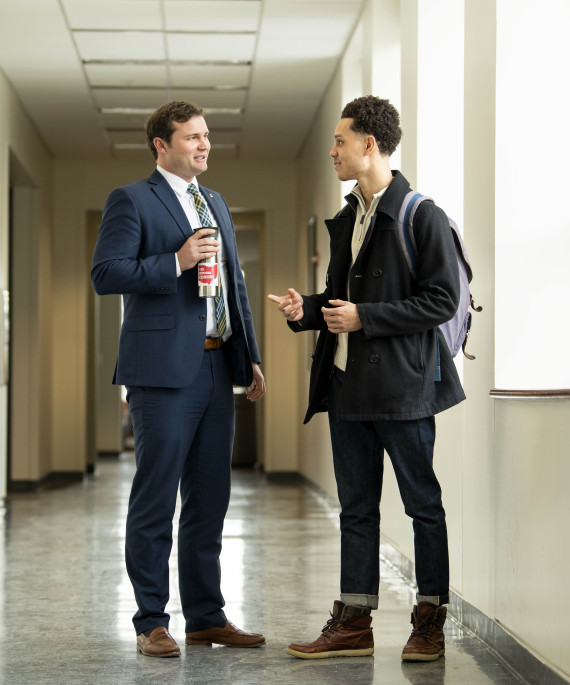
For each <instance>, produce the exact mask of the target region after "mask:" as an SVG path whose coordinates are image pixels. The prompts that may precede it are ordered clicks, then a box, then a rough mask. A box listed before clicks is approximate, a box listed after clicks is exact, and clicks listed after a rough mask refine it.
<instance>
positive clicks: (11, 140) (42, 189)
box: [0, 72, 55, 495]
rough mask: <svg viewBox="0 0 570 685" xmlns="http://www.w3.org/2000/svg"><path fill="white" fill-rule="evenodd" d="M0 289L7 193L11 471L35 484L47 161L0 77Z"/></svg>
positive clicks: (44, 427) (47, 333)
mask: <svg viewBox="0 0 570 685" xmlns="http://www.w3.org/2000/svg"><path fill="white" fill-rule="evenodd" d="M0 159H1V161H0V189H1V194H0V288H8V266H9V256H8V255H9V252H8V236H9V188H10V186H11V185H12V186H13V187H14V188H15V192H14V195H13V208H14V212H13V217H14V226H13V244H12V251H13V262H12V265H11V269H12V285H13V287H12V292H11V309H12V331H11V346H12V354H13V372H12V379H11V388H12V390H11V393H12V398H11V404H12V424H11V442H12V469H11V476H12V478H13V479H14V480H23V481H28V480H31V481H35V480H38V479H39V478H41V477H42V476H43V475H45V474H46V473H47V472H48V471H49V470H50V460H51V454H50V432H51V427H50V421H49V409H48V408H49V398H50V390H51V388H50V385H51V368H50V349H51V347H50V346H51V313H52V311H53V308H54V306H55V305H54V302H53V299H52V293H51V236H52V213H53V212H52V207H53V205H52V175H53V160H52V158H51V155H50V154H49V152H48V150H47V148H46V147H45V145H44V143H43V141H42V139H41V138H40V137H39V135H38V134H37V132H36V130H35V129H34V127H33V126H32V124H31V122H30V120H29V118H28V116H27V114H26V112H25V111H24V110H23V109H22V107H21V105H20V102H19V100H18V98H17V97H16V95H15V93H14V92H13V90H12V88H11V86H10V84H9V83H8V81H7V80H6V79H5V77H4V75H3V74H2V72H0ZM7 401H8V398H7V389H6V387H5V386H3V387H2V388H0V472H1V474H2V476H1V477H0V490H1V492H0V495H1V494H3V493H4V488H5V483H4V474H5V473H6V464H5V462H6V442H7V439H6V432H7V424H6V411H7Z"/></svg>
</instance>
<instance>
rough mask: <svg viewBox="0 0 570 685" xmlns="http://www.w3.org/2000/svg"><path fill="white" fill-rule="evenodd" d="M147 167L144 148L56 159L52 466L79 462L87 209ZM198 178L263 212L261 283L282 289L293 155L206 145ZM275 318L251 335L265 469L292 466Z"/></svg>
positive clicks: (291, 424)
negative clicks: (240, 153) (120, 155)
mask: <svg viewBox="0 0 570 685" xmlns="http://www.w3.org/2000/svg"><path fill="white" fill-rule="evenodd" d="M153 168H154V164H153V162H152V159H151V158H150V155H149V156H148V158H146V157H145V158H143V159H142V160H140V161H135V162H127V161H116V162H106V163H105V162H99V163H91V162H78V161H58V162H57V163H56V173H55V186H54V188H55V191H54V200H55V224H56V226H57V233H56V236H55V240H54V251H53V260H54V283H53V287H54V293H55V297H56V298H57V301H58V308H57V311H56V312H54V331H55V334H54V345H53V376H54V383H53V402H52V425H53V444H52V451H53V455H54V456H53V463H54V468H56V469H57V470H65V471H82V470H83V469H84V467H85V461H86V448H85V438H84V436H85V431H86V408H87V405H86V382H87V378H86V350H87V347H86V324H87V322H86V311H87V308H86V297H87V290H88V288H90V287H91V286H90V280H89V273H88V271H87V270H86V268H85V262H84V258H83V255H84V254H85V251H86V239H87V238H86V236H87V232H86V226H87V213H88V211H90V210H100V209H102V208H103V206H104V204H105V201H106V199H107V196H108V194H109V193H110V192H111V190H112V189H113V188H115V187H117V186H119V185H123V184H126V183H130V182H133V181H135V180H138V179H140V178H145V177H147V176H148V175H150V173H151V172H152V170H153ZM201 181H202V182H203V183H204V184H205V185H210V186H211V187H213V188H215V189H216V190H219V191H220V192H222V194H223V195H224V196H225V198H226V200H227V202H228V204H229V205H230V207H233V208H247V209H251V210H259V211H261V212H263V214H264V216H265V227H264V231H263V250H262V251H263V268H262V271H263V280H264V284H265V288H266V290H267V292H269V291H273V292H280V291H282V290H283V289H286V288H287V287H288V285H289V284H290V283H291V282H292V280H293V276H294V272H295V261H294V260H295V258H296V253H295V242H294V240H293V239H292V236H293V230H294V218H295V202H296V199H295V198H296V188H295V183H294V165H293V163H287V162H283V161H280V162H259V163H250V164H243V163H240V162H238V161H235V160H228V159H225V160H224V159H220V160H218V161H216V156H215V153H213V154H212V157H211V164H210V170H209V171H208V172H206V173H205V174H204V175H203V176H202V177H201ZM271 313H273V312H271ZM279 324H280V322H279V321H276V318H275V317H274V316H267V314H266V313H265V330H264V331H262V332H261V335H260V337H261V338H262V339H263V340H264V346H263V348H264V349H262V357H263V359H262V362H263V363H262V368H263V371H264V374H265V376H266V379H267V383H268V388H269V390H268V393H267V396H266V398H264V399H263V400H262V401H263V402H264V417H265V426H264V431H263V435H264V450H263V457H264V465H265V469H266V470H267V471H295V470H296V468H297V462H296V444H297V430H298V423H297V422H296V421H295V417H293V416H292V412H291V410H290V405H289V403H288V398H289V397H291V396H292V395H293V396H296V394H297V377H296V375H295V374H291V373H290V372H289V369H290V368H296V365H297V350H296V348H295V345H294V344H293V341H292V340H291V339H290V338H289V337H288V336H286V335H283V331H282V329H281V328H280V325H279ZM110 382H111V378H109V383H110Z"/></svg>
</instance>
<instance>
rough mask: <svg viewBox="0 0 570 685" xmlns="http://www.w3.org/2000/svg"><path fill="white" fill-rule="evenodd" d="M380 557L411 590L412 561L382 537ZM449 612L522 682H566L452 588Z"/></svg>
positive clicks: (538, 684)
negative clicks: (396, 572)
mask: <svg viewBox="0 0 570 685" xmlns="http://www.w3.org/2000/svg"><path fill="white" fill-rule="evenodd" d="M380 558H381V559H382V560H383V561H385V562H386V563H388V564H389V565H390V566H391V567H392V568H394V569H396V570H397V571H398V573H399V574H400V575H401V577H402V579H403V580H404V581H405V582H406V583H407V584H408V585H409V587H410V589H411V590H413V591H414V592H415V590H416V584H415V570H414V563H413V562H412V561H410V560H409V559H408V558H407V557H406V556H404V555H403V554H402V553H401V552H400V551H399V550H398V549H397V548H396V547H394V546H393V544H392V543H391V542H390V541H389V540H387V539H385V538H382V542H381V545H380ZM449 599H450V603H449V614H450V615H451V616H452V618H454V619H455V620H456V621H457V622H458V623H459V625H460V626H461V627H462V628H463V629H466V630H468V631H469V632H470V633H471V634H473V635H474V636H475V637H476V638H477V639H478V640H480V641H481V642H482V643H483V644H484V645H485V646H486V647H487V648H488V649H490V650H491V651H492V652H493V653H494V654H495V655H496V656H497V657H498V658H500V659H501V660H502V661H503V662H504V663H505V664H506V665H507V666H508V667H509V668H510V669H512V670H513V671H514V672H515V673H516V674H517V675H518V676H520V677H521V678H522V679H523V681H524V682H526V683H528V684H529V685H568V683H569V682H570V681H569V680H568V679H567V678H565V677H564V676H563V675H560V674H559V673H557V672H556V671H555V670H553V669H552V668H551V667H550V666H548V664H546V663H545V662H544V661H542V660H541V659H540V657H538V656H536V655H535V654H533V653H532V652H531V651H530V650H529V649H528V648H527V647H525V646H524V645H523V644H521V643H520V642H519V641H518V640H517V639H516V638H515V637H513V635H511V634H510V633H509V632H508V631H507V630H506V629H505V628H503V627H502V626H501V625H500V623H498V622H497V621H494V620H493V619H491V618H489V617H488V616H486V615H485V614H484V613H483V612H482V611H479V609H477V608H476V607H474V606H472V605H471V604H469V602H466V601H465V600H464V599H463V598H462V597H460V596H459V595H457V594H456V593H455V592H453V590H451V591H450V593H449Z"/></svg>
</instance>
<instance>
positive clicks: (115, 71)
mask: <svg viewBox="0 0 570 685" xmlns="http://www.w3.org/2000/svg"><path fill="white" fill-rule="evenodd" d="M61 5H62V8H63V11H64V14H65V18H66V21H67V24H68V27H69V30H70V32H71V35H72V38H73V41H74V44H75V47H76V50H77V53H78V56H79V59H80V60H81V63H82V65H83V69H84V72H85V76H86V80H87V83H88V86H89V88H90V91H91V95H92V99H93V102H94V105H95V107H96V108H97V110H98V113H99V119H100V122H101V125H102V127H103V129H104V131H105V133H106V135H107V137H108V139H109V141H110V143H111V145H112V146H113V148H114V149H115V150H136V149H144V148H145V147H146V144H145V138H144V133H143V126H144V122H145V120H146V118H147V116H148V115H149V114H150V113H151V112H152V111H154V110H155V109H156V108H157V107H159V106H160V105H162V104H163V103H165V102H168V101H169V100H187V101H190V102H195V103H196V104H198V105H200V106H201V107H204V109H205V115H206V117H207V121H208V126H209V128H210V130H211V132H212V140H213V147H214V149H218V150H227V151H228V153H229V154H231V155H232V156H234V155H237V152H238V149H239V144H240V134H241V129H242V125H243V113H244V111H245V107H246V105H247V98H248V92H249V85H250V80H251V72H252V65H253V61H254V56H255V49H256V43H257V37H258V31H259V25H260V18H261V6H262V1H261V0H61Z"/></svg>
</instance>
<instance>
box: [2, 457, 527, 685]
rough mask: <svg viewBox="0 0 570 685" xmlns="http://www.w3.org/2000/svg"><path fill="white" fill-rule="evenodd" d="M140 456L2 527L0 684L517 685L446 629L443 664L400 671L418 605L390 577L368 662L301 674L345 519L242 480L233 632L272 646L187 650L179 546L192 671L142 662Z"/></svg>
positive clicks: (227, 555) (231, 580)
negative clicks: (131, 508) (131, 523)
mask: <svg viewBox="0 0 570 685" xmlns="http://www.w3.org/2000/svg"><path fill="white" fill-rule="evenodd" d="M133 472H134V462H133V457H132V454H131V455H124V456H123V457H122V458H121V459H119V460H103V461H101V462H100V463H99V465H98V469H97V472H96V474H95V475H94V476H89V477H87V478H86V479H85V480H84V481H83V482H82V483H78V484H75V485H73V486H71V487H66V488H63V489H59V490H49V491H44V492H39V493H35V494H18V495H13V496H11V497H10V498H9V500H8V501H7V504H6V507H5V509H4V511H3V512H0V513H2V514H3V515H2V517H1V518H0V540H1V544H0V588H2V614H1V616H0V635H1V636H2V638H3V640H2V642H3V649H2V650H0V683H1V684H4V683H6V684H8V683H9V684H10V685H32V684H33V685H52V684H53V685H67V684H68V683H69V684H70V685H71V684H73V685H99V684H101V685H121V684H131V683H134V684H136V685H151V684H152V683H161V685H170V684H171V683H196V684H199V685H206V684H207V685H218V684H221V683H227V684H230V685H272V684H275V685H277V684H278V685H289V684H293V685H295V684H297V683H299V684H302V685H307V684H311V685H319V684H321V683H322V684H323V685H324V684H327V685H336V684H337V683H338V684H339V685H340V684H341V683H342V685H345V683H347V682H350V683H351V684H355V685H359V684H362V685H371V684H373V683H383V685H387V684H399V683H403V684H407V683H412V684H413V685H422V684H423V683H429V684H430V685H439V683H445V684H446V685H481V684H483V683H505V684H507V683H519V682H520V681H519V680H518V679H517V678H516V677H515V676H513V675H512V674H511V673H510V672H509V671H508V670H506V669H505V668H504V667H503V665H502V664H501V662H499V661H497V660H495V659H494V658H493V655H492V654H491V653H490V652H489V651H487V650H486V649H485V648H484V647H483V646H482V645H481V644H480V643H478V642H477V641H476V640H475V639H473V637H472V636H470V635H467V634H464V633H463V631H461V629H460V628H459V627H458V626H456V625H453V624H451V623H449V622H448V626H446V631H447V639H448V644H447V652H446V656H445V659H440V660H439V661H438V662H435V663H431V664H402V663H401V659H400V652H401V649H402V646H403V644H404V643H405V642H406V640H407V637H408V634H409V630H410V624H409V620H410V602H409V598H410V592H409V589H408V588H407V587H406V586H405V585H404V584H403V583H402V581H401V580H400V578H399V577H398V575H397V574H396V573H394V571H393V570H392V569H389V568H388V567H383V570H382V573H383V584H382V590H381V594H382V600H381V608H380V610H379V611H378V612H376V614H375V617H374V622H373V627H374V637H375V648H376V651H375V654H374V657H370V658H352V659H346V658H344V659H343V658H339V659H328V660H313V661H309V660H300V659H295V658H294V657H290V656H288V655H286V654H285V648H286V646H287V645H288V644H289V642H291V641H293V640H312V639H315V638H316V637H317V636H318V634H319V632H320V629H321V628H322V626H323V625H324V623H325V621H326V620H327V618H328V616H329V613H328V612H329V610H330V609H331V608H332V602H333V600H334V599H336V598H337V597H338V571H339V568H338V567H339V561H338V560H339V535H338V511H337V510H336V509H335V508H334V507H331V506H330V504H329V503H328V502H327V501H326V500H325V499H323V498H321V497H320V496H319V495H318V494H317V493H315V492H314V491H312V490H311V489H309V488H307V487H306V486H305V485H303V484H302V483H300V482H299V483H294V482H291V481H289V482H288V483H281V484H280V483H275V482H271V481H268V480H267V479H266V478H265V477H264V476H263V475H261V474H257V473H255V472H253V471H248V470H245V469H238V470H235V471H234V476H233V480H234V487H233V494H232V501H231V505H230V510H229V513H228V517H227V521H226V526H225V530H224V548H223V555H222V589H223V593H224V596H225V598H226V613H227V615H228V618H229V619H230V620H231V621H233V622H234V623H236V624H237V625H239V626H240V627H244V628H246V629H248V630H252V631H256V632H263V633H264V634H265V636H266V638H267V645H266V646H265V647H262V648H258V649H249V650H247V649H246V650H238V649H228V648H225V647H209V646H198V647H186V646H184V644H183V643H184V617H183V616H182V614H181V610H180V603H179V599H178V579H177V572H176V544H175V545H174V547H173V552H172V558H171V570H172V572H171V600H170V603H169V606H168V611H169V613H170V614H171V624H170V630H171V633H172V634H173V635H174V636H175V638H176V639H177V640H178V641H179V644H180V645H181V648H182V658H181V659H152V658H148V657H143V656H141V655H139V654H137V652H136V649H135V639H134V631H133V628H132V622H131V617H132V614H133V613H134V610H135V605H134V599H133V593H132V588H131V585H130V583H129V581H128V578H127V575H126V572H125V568H124V559H123V549H124V528H125V514H126V509H127V503H128V496H129V490H130V480H131V478H132V475H133Z"/></svg>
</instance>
